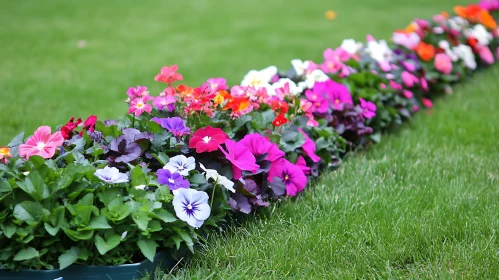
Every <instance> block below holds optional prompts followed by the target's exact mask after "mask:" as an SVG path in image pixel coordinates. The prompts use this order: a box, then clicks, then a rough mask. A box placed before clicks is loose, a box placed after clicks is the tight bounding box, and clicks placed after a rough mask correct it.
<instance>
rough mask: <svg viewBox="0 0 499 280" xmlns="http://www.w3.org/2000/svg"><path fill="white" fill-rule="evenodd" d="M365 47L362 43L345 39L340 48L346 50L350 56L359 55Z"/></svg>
mask: <svg viewBox="0 0 499 280" xmlns="http://www.w3.org/2000/svg"><path fill="white" fill-rule="evenodd" d="M362 47H363V45H362V43H360V42H357V41H355V40H354V39H345V40H343V42H341V46H340V48H342V49H343V50H345V51H346V52H347V53H349V54H357V53H358V52H359V51H360V50H361V49H362Z"/></svg>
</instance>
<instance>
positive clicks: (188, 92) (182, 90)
mask: <svg viewBox="0 0 499 280" xmlns="http://www.w3.org/2000/svg"><path fill="white" fill-rule="evenodd" d="M177 91H178V93H179V94H180V96H182V97H184V98H185V97H187V98H189V97H191V96H192V95H193V94H194V89H193V88H191V87H189V86H186V85H178V86H177Z"/></svg>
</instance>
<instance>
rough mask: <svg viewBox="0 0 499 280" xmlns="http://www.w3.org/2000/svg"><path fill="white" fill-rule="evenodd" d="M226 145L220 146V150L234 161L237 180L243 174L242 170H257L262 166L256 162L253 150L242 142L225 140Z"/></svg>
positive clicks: (234, 174)
mask: <svg viewBox="0 0 499 280" xmlns="http://www.w3.org/2000/svg"><path fill="white" fill-rule="evenodd" d="M225 147H226V149H227V150H225V149H223V148H222V146H220V147H219V149H220V151H222V153H224V155H225V157H226V158H227V160H228V161H230V162H231V163H232V173H233V177H234V179H235V180H238V179H239V178H241V176H242V171H251V172H256V171H257V170H258V169H259V168H260V166H259V165H258V164H256V158H255V156H254V155H253V154H252V153H251V151H250V150H249V149H248V148H247V147H246V146H244V145H243V144H241V143H238V142H235V141H232V140H230V139H226V140H225Z"/></svg>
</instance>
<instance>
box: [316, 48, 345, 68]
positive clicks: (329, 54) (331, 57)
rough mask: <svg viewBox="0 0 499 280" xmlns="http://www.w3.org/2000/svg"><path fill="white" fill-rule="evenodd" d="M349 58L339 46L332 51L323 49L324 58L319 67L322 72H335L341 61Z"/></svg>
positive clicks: (340, 66) (341, 64)
mask: <svg viewBox="0 0 499 280" xmlns="http://www.w3.org/2000/svg"><path fill="white" fill-rule="evenodd" d="M345 58H346V59H345ZM349 58H350V55H349V54H348V53H347V52H346V51H345V50H343V49H341V48H338V49H336V50H334V51H333V50H332V49H326V50H325V51H324V59H325V60H324V63H323V64H321V65H320V68H321V70H322V71H324V73H337V72H338V71H339V70H340V69H342V67H343V65H344V64H343V62H342V61H347V60H348V59H349Z"/></svg>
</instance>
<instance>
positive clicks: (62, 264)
mask: <svg viewBox="0 0 499 280" xmlns="http://www.w3.org/2000/svg"><path fill="white" fill-rule="evenodd" d="M79 253H80V249H79V248H78V247H71V249H69V250H67V251H66V252H65V253H64V254H62V255H60V256H59V269H65V268H66V267H68V266H70V265H72V264H73V263H74V262H75V261H76V260H77V259H78V255H79Z"/></svg>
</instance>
